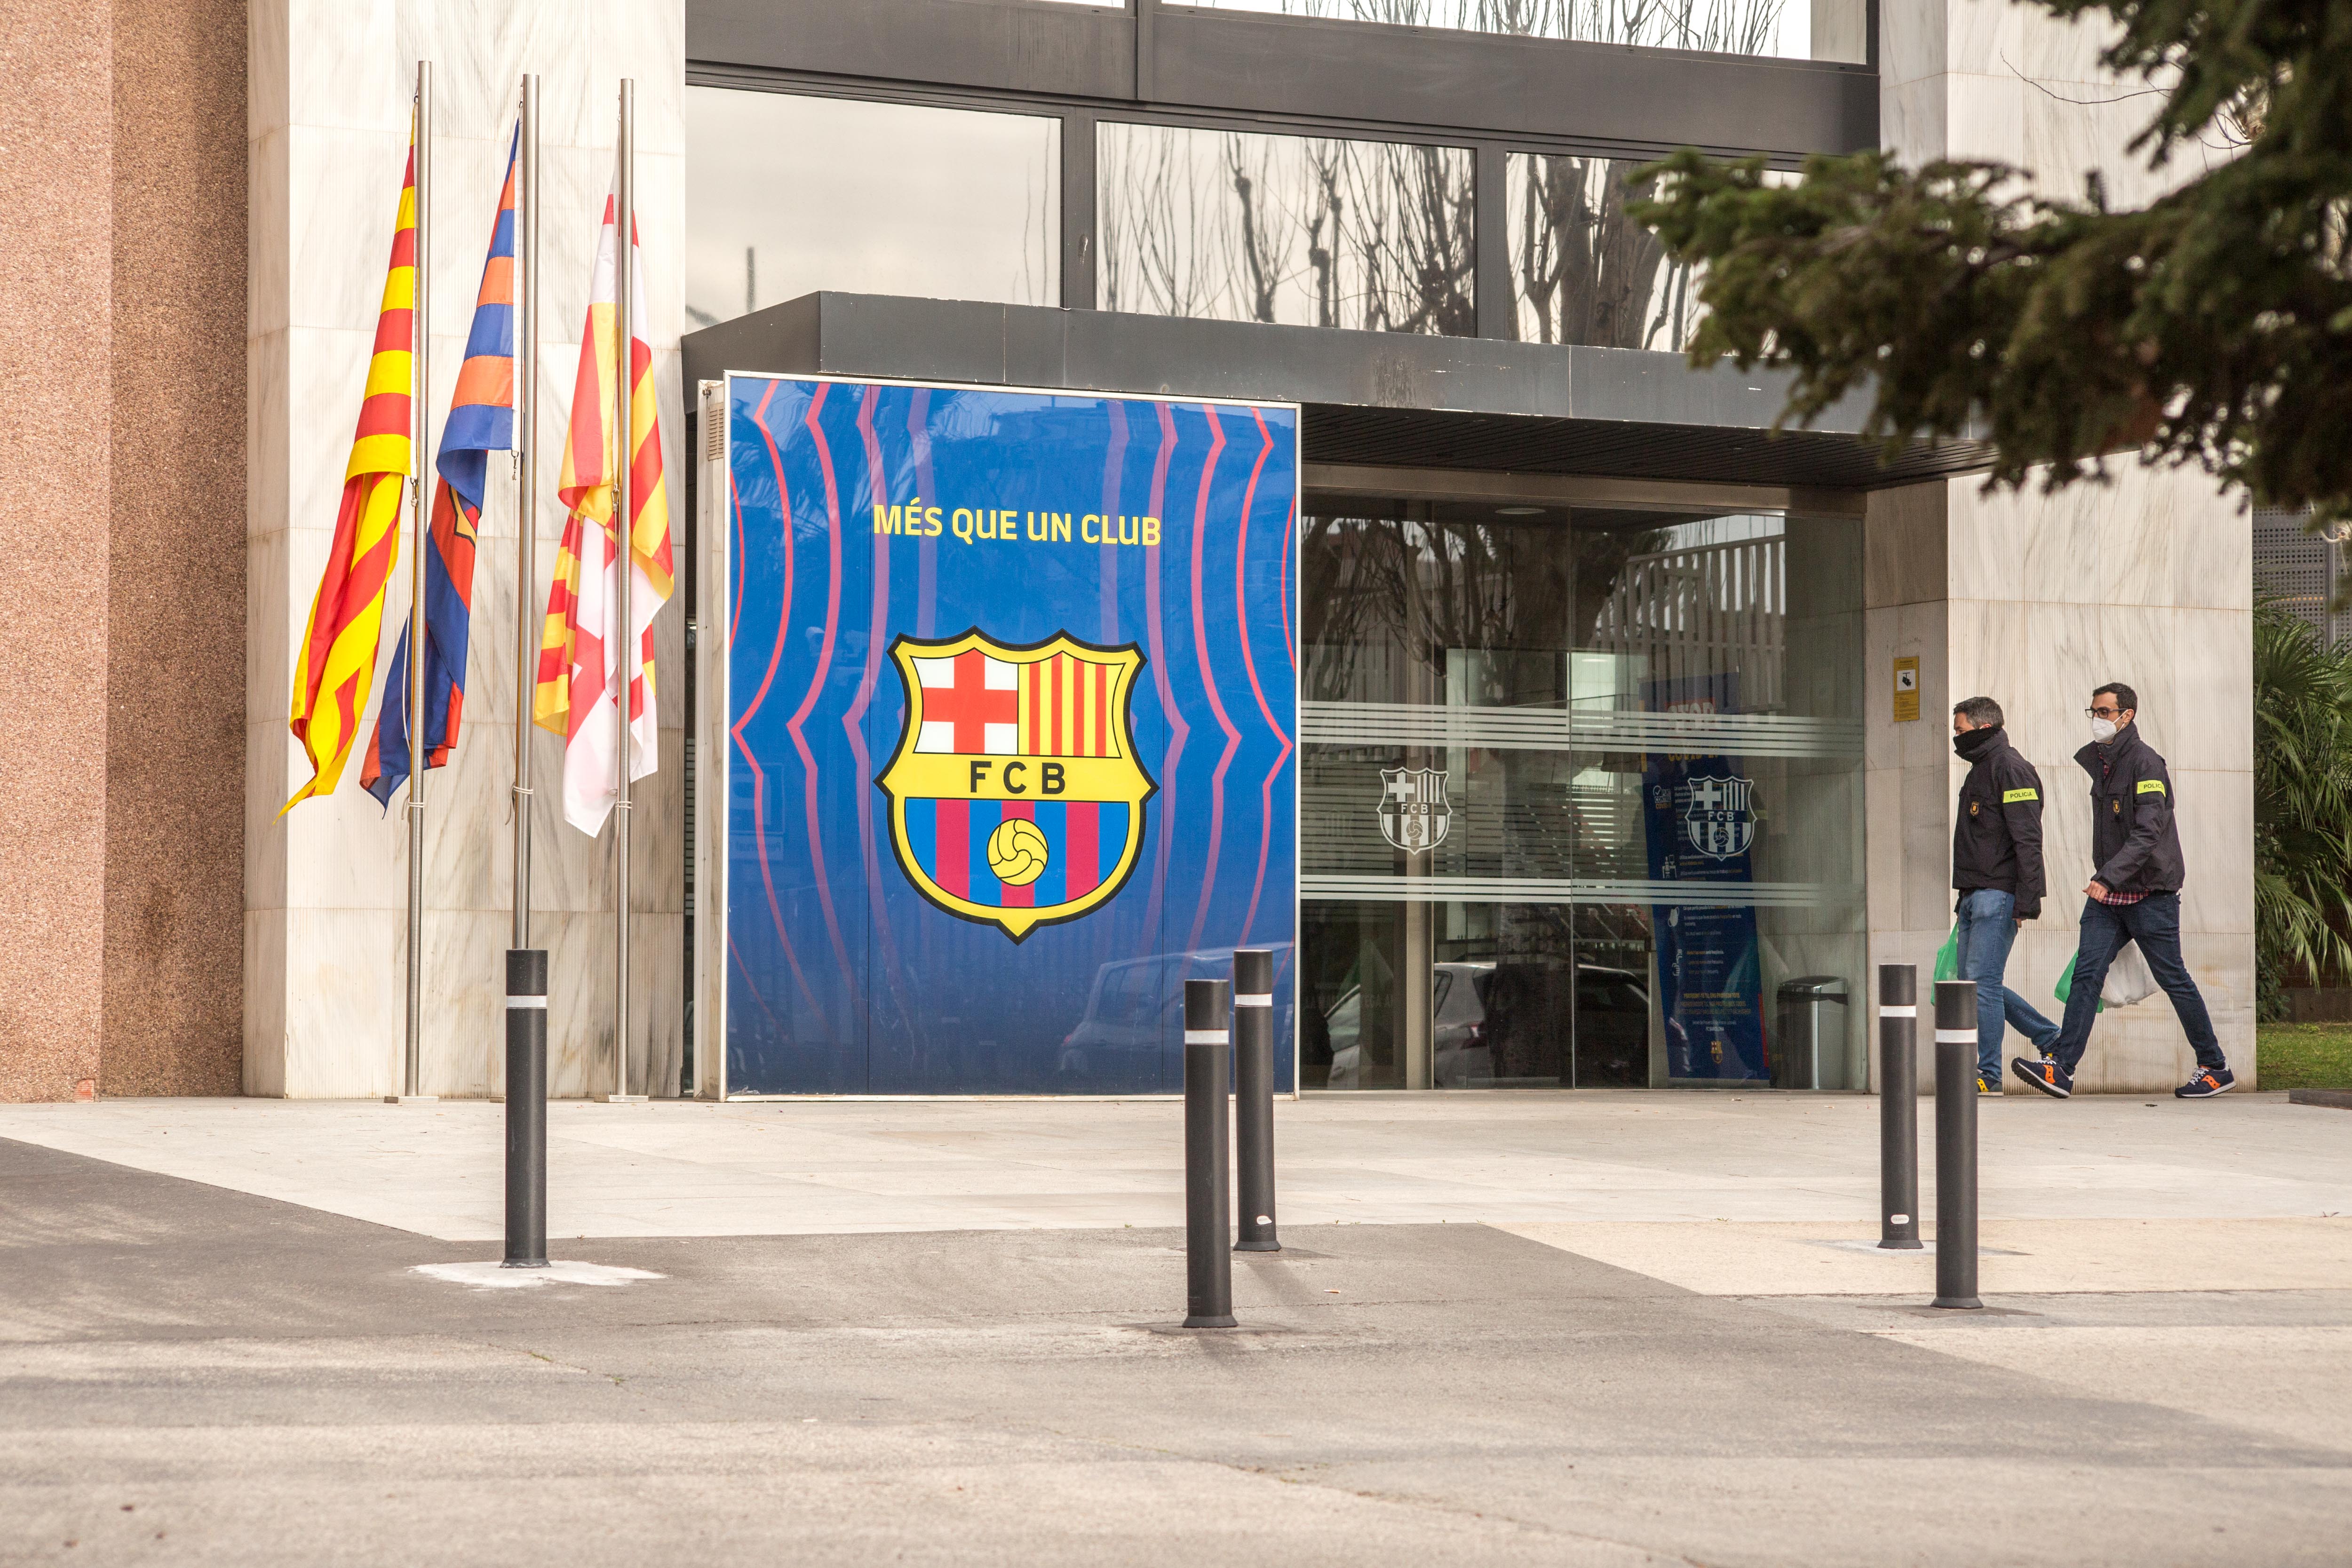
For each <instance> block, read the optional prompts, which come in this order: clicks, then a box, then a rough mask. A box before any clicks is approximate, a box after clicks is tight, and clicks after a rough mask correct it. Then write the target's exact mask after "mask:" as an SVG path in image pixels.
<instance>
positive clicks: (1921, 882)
mask: <svg viewBox="0 0 2352 1568" xmlns="http://www.w3.org/2000/svg"><path fill="white" fill-rule="evenodd" d="M1952 800H1953V791H1952V787H1951V784H1950V781H1949V780H1948V778H1947V777H1946V776H1945V773H1944V770H1942V769H1941V768H1932V769H1931V768H1906V769H1905V770H1904V771H1903V917H1904V918H1903V924H1904V925H1905V926H1906V927H1907V928H1909V929H1912V930H1917V931H1926V930H1928V929H1930V928H1932V927H1935V926H1937V925H1939V924H1940V925H1942V926H1943V927H1946V928H1949V926H1950V925H1951V923H1952V875H1951V873H1952ZM1941 941H1942V939H1941V938H1940V937H1938V938H1937V942H1939V943H1940V942H1941Z"/></svg>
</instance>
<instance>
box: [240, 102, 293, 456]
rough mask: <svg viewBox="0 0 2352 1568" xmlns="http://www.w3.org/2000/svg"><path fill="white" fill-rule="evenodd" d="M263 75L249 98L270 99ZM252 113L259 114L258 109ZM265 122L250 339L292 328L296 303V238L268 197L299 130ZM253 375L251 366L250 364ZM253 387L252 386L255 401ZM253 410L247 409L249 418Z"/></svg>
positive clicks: (254, 156)
mask: <svg viewBox="0 0 2352 1568" xmlns="http://www.w3.org/2000/svg"><path fill="white" fill-rule="evenodd" d="M262 89H263V83H262V81H261V79H260V76H259V73H258V72H257V71H256V72H255V73H253V74H252V76H251V77H250V79H249V82H248V93H247V97H248V100H249V101H250V100H257V99H259V98H260V97H263V96H265V95H264V94H263V91H262ZM253 112H254V113H255V114H256V115H257V116H258V114H259V112H260V111H259V110H253ZM254 124H255V125H256V126H257V127H258V126H261V125H264V124H266V125H267V127H268V128H267V129H264V130H257V132H256V133H255V134H252V135H249V136H247V138H246V144H245V158H246V163H245V182H246V198H247V199H246V263H245V266H246V273H245V276H246V296H245V330H246V332H247V336H249V337H250V336H257V335H259V334H261V333H264V332H274V331H281V330H283V329H284V328H286V327H288V326H290V325H292V324H293V323H292V321H290V319H289V315H288V311H289V309H290V307H291V304H292V300H293V275H292V273H291V271H290V270H289V268H290V267H291V264H292V258H293V239H292V235H291V232H290V227H289V207H288V205H287V203H286V202H285V201H283V200H282V199H275V200H273V199H268V197H269V195H270V193H273V192H283V191H284V190H285V189H286V188H287V182H288V180H289V177H290V176H289V168H290V165H291V160H292V157H293V151H292V149H293V141H294V132H293V130H292V128H291V127H289V126H288V125H286V124H284V123H283V122H282V121H260V120H259V119H258V118H257V119H256V120H255V121H254ZM247 369H248V374H249V373H250V365H249V364H248V367H247ZM252 395H253V388H252V387H250V386H248V387H247V400H248V402H250V400H251V398H252ZM251 416H252V410H251V409H250V407H248V408H247V417H248V418H250V417H251Z"/></svg>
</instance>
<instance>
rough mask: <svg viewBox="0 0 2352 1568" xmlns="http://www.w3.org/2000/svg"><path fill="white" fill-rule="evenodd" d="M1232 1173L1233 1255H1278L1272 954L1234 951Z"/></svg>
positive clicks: (1248, 950) (1249, 948) (1263, 950)
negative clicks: (1237, 1206)
mask: <svg viewBox="0 0 2352 1568" xmlns="http://www.w3.org/2000/svg"><path fill="white" fill-rule="evenodd" d="M1234 1177H1235V1180H1234V1186H1235V1188H1236V1189H1237V1190H1238V1192H1239V1194H1240V1196H1241V1205H1242V1212H1241V1224H1240V1225H1239V1226H1237V1227H1236V1228H1237V1229H1239V1230H1240V1232H1241V1239H1240V1240H1239V1241H1236V1242H1234V1251H1235V1252H1280V1251H1281V1250H1282V1243H1281V1242H1279V1241H1277V1240H1276V1239H1275V1234H1274V954H1273V953H1271V952H1267V951H1266V950H1265V949H1264V948H1255V947H1245V948H1237V949H1235V950H1234Z"/></svg>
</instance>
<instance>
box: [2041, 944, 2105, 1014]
mask: <svg viewBox="0 0 2352 1568" xmlns="http://www.w3.org/2000/svg"><path fill="white" fill-rule="evenodd" d="M2081 956H2082V955H2081V954H2080V953H2077V954H2075V957H2076V958H2079V957H2081ZM2052 990H2053V994H2055V995H2056V996H2057V998H2058V1000H2059V1001H2060V1002H2062V1003H2063V1002H2065V1001H2067V1000H2069V999H2070V998H2072V997H2073V995H2074V959H2073V958H2070V959H2068V960H2067V961H2066V967H2065V968H2063V969H2062V970H2060V971H2059V972H2058V984H2056V985H2055V986H2053V988H2052ZM2091 1010H2092V1011H2093V1012H2095V1013H2104V1012H2105V1011H2106V1010H2107V1005H2106V1004H2105V1002H2096V1003H2094V1004H2092V1008H2091Z"/></svg>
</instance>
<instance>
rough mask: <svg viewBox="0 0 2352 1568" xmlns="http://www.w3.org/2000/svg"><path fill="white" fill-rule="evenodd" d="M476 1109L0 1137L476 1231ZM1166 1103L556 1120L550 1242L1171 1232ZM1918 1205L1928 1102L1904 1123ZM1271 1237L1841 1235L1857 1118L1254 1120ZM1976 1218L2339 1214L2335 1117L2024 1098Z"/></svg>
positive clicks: (1309, 1108) (38, 1127) (1478, 1098)
mask: <svg viewBox="0 0 2352 1568" xmlns="http://www.w3.org/2000/svg"><path fill="white" fill-rule="evenodd" d="M502 1115H503V1108H502V1107H499V1106H498V1105H493V1104H490V1103H488V1101H483V1100H450V1101H445V1102H443V1103H441V1104H438V1105H432V1106H388V1105H383V1104H380V1103H377V1102H374V1101H358V1100H340V1101H337V1100H325V1101H322V1100H100V1101H97V1102H95V1103H91V1104H83V1105H17V1106H0V1138H13V1139H17V1140H20V1141H22V1142H31V1143H38V1144H41V1145H43V1146H45V1147H47V1148H53V1149H58V1150H61V1151H65V1152H72V1153H79V1154H87V1155H90V1156H92V1157H94V1158H98V1159H102V1160H111V1161H115V1162H118V1163H122V1164H127V1165H131V1166H135V1167H137V1168H139V1169H141V1170H147V1171H154V1172H157V1173H162V1174H166V1175H173V1176H181V1177H184V1178H186V1179H188V1180H191V1181H199V1182H208V1183H211V1184H215V1185H217V1186H224V1187H228V1188H230V1189H232V1190H234V1191H237V1192H245V1193H251V1194H256V1195H258V1196H264V1197H274V1198H279V1199H283V1200H285V1201H287V1202H289V1203H297V1204H301V1205H305V1206H308V1207H311V1208H318V1209H323V1210H325V1211H327V1212H328V1213H331V1214H340V1215H348V1216H350V1217H352V1218H354V1219H364V1220H369V1221H372V1222H373V1223H376V1224H379V1225H388V1226H395V1227H397V1228H399V1229H402V1230H410V1231H415V1232H417V1233H418V1234H420V1235H425V1236H436V1237H446V1238H450V1239H457V1238H462V1237H470V1238H476V1239H481V1240H489V1239H493V1238H495V1237H499V1235H501V1234H502V1232H501V1229H500V1226H501V1220H500V1206H499V1205H500V1204H501V1202H502V1194H503V1191H504V1188H503V1186H502V1184H501V1180H500V1176H499V1171H500V1169H501V1166H500V1161H501V1160H502V1159H503V1157H504V1142H503V1135H502V1133H501V1131H500V1129H501V1126H502V1122H501V1121H500V1118H501V1116H502ZM1182 1118H1183V1110H1182V1107H1181V1104H1179V1103H1177V1102H1175V1101H1172V1100H1113V1101H1100V1100H1063V1101H1052V1100H949V1101H895V1102H874V1101H863V1102H860V1101H839V1100H828V1101H796V1102H784V1103H777V1102H757V1101H754V1102H740V1101H739V1102H734V1103H730V1104H725V1105H711V1104H703V1103H694V1102H679V1101H676V1100H670V1101H660V1102H656V1103H654V1104H651V1105H635V1106H625V1105H618V1106H616V1105H596V1104H591V1103H588V1102H584V1101H577V1100H573V1101H559V1102H557V1103H556V1104H554V1105H552V1106H551V1107H550V1108H549V1118H548V1129H549V1140H548V1142H549V1155H548V1160H549V1188H548V1203H549V1211H548V1224H549V1230H550V1232H551V1234H552V1235H556V1236H562V1237H583V1236H584V1237H596V1236H789V1235H816V1234H855V1233H859V1232H869V1231H871V1232H879V1231H893V1230H971V1229H999V1228H1025V1227H1032V1226H1043V1227H1047V1228H1067V1227H1083V1226H1109V1227H1118V1226H1129V1225H1135V1226H1172V1225H1179V1224H1181V1223H1182V1219H1183V1211H1182V1207H1181V1193H1182V1151H1183V1146H1182V1141H1181V1128H1182ZM1921 1121H1922V1129H1921V1133H1922V1149H1921V1158H1922V1161H1923V1165H1922V1169H1921V1173H1920V1175H1921V1182H1922V1205H1923V1212H1925V1213H1927V1214H1933V1213H1934V1212H1935V1204H1934V1197H1933V1194H1934V1189H1935V1184H1934V1137H1933V1126H1932V1123H1933V1113H1932V1102H1927V1101H1923V1102H1922V1103H1921ZM1275 1123H1276V1146H1277V1158H1278V1160H1279V1163H1280V1167H1281V1191H1282V1205H1283V1206H1282V1217H1283V1219H1284V1221H1285V1223H1287V1224H1298V1225H1323V1224H1328V1223H1332V1222H1350V1223H1369V1224H1434V1223H1440V1222H1450V1223H1455V1224H1460V1223H1478V1222H1507V1223H1521V1224H1532V1223H1580V1222H1615V1221H1625V1220H1642V1221H1705V1222H1712V1221H1716V1220H1730V1221H1753V1222H1760V1223H1778V1222H1789V1221H1806V1222H1839V1221H1843V1222H1848V1223H1855V1222H1863V1221H1868V1220H1871V1219H1874V1217H1875V1215H1876V1214H1877V1204H1878V1101H1877V1100H1875V1099H1874V1098H1871V1097H1868V1096H1864V1095H1771V1094H1733V1093H1654V1092H1649V1091H1643V1090H1628V1091H1605V1090H1604V1091H1594V1090H1580V1091H1577V1092H1574V1093H1569V1094H1562V1093H1559V1092H1558V1091H1556V1090H1555V1091H1523V1092H1511V1091H1501V1092H1477V1093H1458V1094H1421V1095H1390V1094H1370V1095H1359V1094H1328V1095H1314V1096H1310V1097H1308V1098H1307V1099H1306V1100H1295V1101H1294V1100H1279V1101H1277V1102H1276V1106H1275ZM1979 1124H1980V1132H1979V1144H1980V1149H1981V1163H1982V1168H1983V1175H1982V1180H1981V1183H1980V1186H1981V1190H1982V1194H1983V1205H1984V1212H1985V1215H1987V1217H1988V1218H2018V1219H2085V1218H2089V1219H2105V1218H2140V1219H2187V1218H2216V1219H2219V1218H2232V1219H2234V1218H2246V1217H2254V1216H2263V1217H2270V1218H2299V1217H2310V1216H2314V1215H2323V1214H2328V1213H2336V1214H2352V1136H2347V1130H2352V1122H2347V1121H2346V1120H2345V1119H2344V1118H2343V1117H2342V1115H2341V1113H2331V1112H2330V1111H2327V1110H2322V1109H2317V1108H2313V1107H2305V1106H2295V1105H2289V1104H2287V1103H2286V1101H2285V1099H2284V1096H2281V1095H2275V1094H2273V1095H2252V1094H2249V1095H2229V1096H2225V1097H2223V1098H2222V1099H2220V1100H2210V1101H2195V1102H2188V1103H2183V1102H2181V1101H2179V1100H2173V1099H2171V1098H2170V1097H2169V1096H2164V1097H2160V1098H2159V1099H2157V1100H2142V1099H2140V1098H2138V1097H2137V1096H2098V1097H2093V1098H2086V1099H2084V1100H2072V1101H2067V1102H2063V1103H2062V1102H2058V1101H2053V1100H2043V1099H2042V1098H2041V1097H2039V1096H2035V1095H2015V1096H2009V1097H2006V1098H2003V1099H1997V1100H1985V1101H1983V1102H1982V1103H1981V1106H1980V1110H1979Z"/></svg>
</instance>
